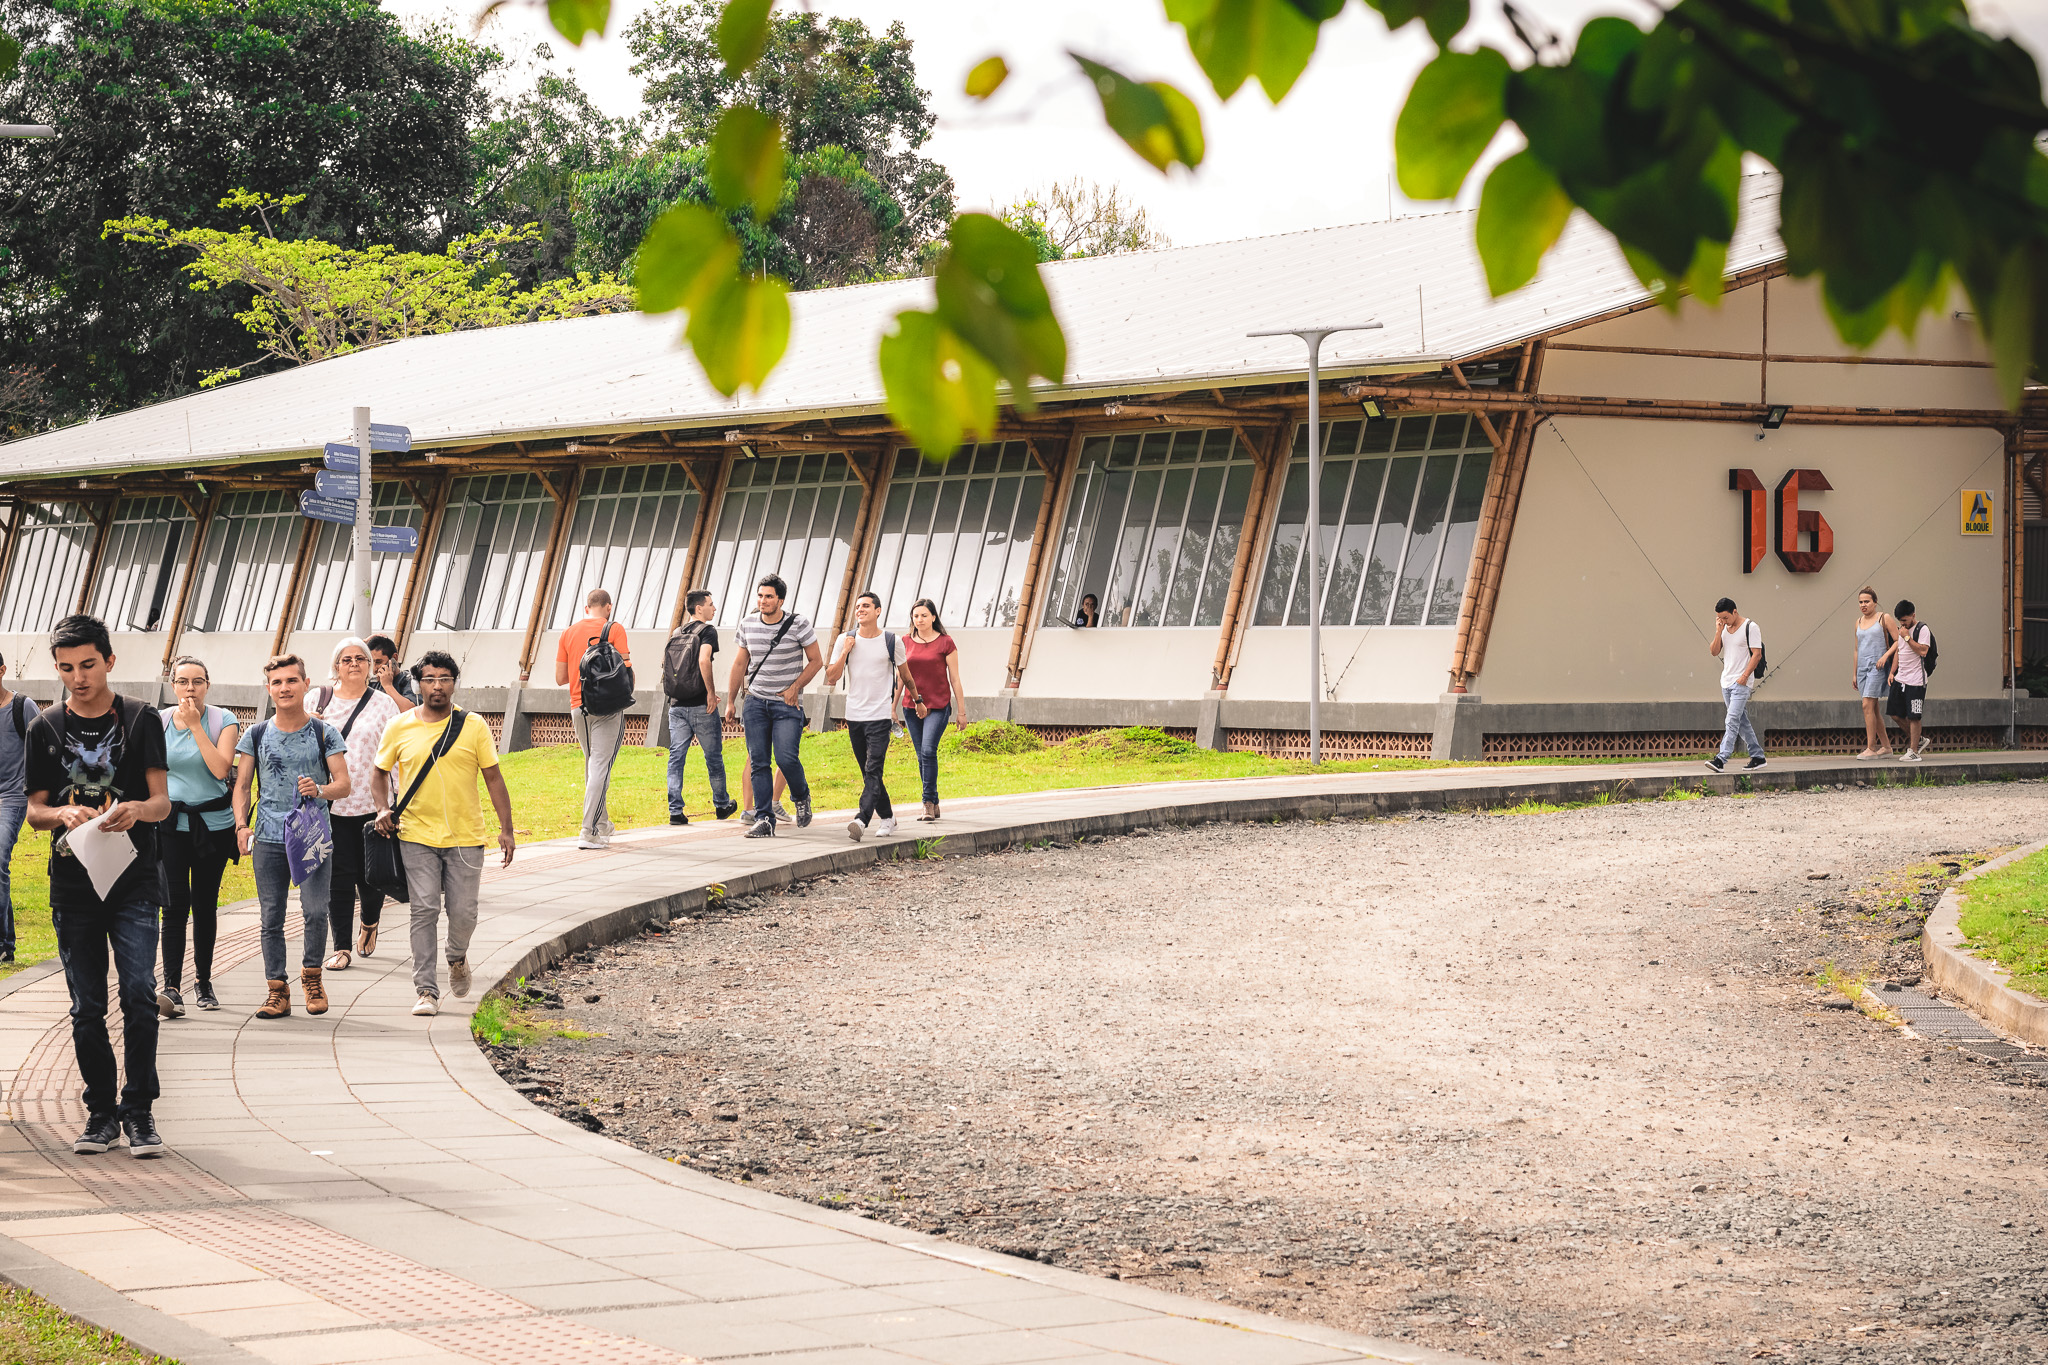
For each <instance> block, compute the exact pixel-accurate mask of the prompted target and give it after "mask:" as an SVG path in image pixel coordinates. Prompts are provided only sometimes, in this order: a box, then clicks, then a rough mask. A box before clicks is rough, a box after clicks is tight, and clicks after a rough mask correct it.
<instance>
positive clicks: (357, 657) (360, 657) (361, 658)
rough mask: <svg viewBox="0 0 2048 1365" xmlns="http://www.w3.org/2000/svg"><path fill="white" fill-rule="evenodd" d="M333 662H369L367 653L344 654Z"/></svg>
mask: <svg viewBox="0 0 2048 1365" xmlns="http://www.w3.org/2000/svg"><path fill="white" fill-rule="evenodd" d="M334 662H336V663H338V664H366V663H368V662H370V656H369V655H367V654H344V655H342V656H341V657H340V658H338V659H336V660H335V661H334Z"/></svg>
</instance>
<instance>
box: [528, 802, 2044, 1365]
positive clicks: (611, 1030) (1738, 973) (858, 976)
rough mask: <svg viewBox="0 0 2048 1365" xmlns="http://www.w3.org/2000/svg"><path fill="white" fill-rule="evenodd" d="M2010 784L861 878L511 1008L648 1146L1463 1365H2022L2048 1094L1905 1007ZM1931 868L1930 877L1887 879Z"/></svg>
mask: <svg viewBox="0 0 2048 1365" xmlns="http://www.w3.org/2000/svg"><path fill="white" fill-rule="evenodd" d="M2043 797H2044V792H2043V789H2042V786H2041V784H2038V783H2031V782H2022V783H2012V784H2003V785H1980V786H1962V787H1924V788H1893V789H1847V790H1841V789H1838V790H1831V791H1816V792H1800V793H1783V794H1775V793H1774V794H1767V795H1761V796H1749V797H1735V798H1707V799H1698V800H1686V801H1671V800H1666V801H1653V802H1636V803H1628V804H1617V805H1607V806H1594V807H1587V808H1582V809H1576V810H1568V811H1561V812H1559V811H1548V812H1530V813H1504V814H1446V815H1425V816H1415V817H1410V818H1401V819H1393V820H1382V821H1331V822H1318V823H1286V824H1269V825H1230V826H1203V827H1196V828H1193V829H1184V830H1183V829H1167V828H1160V829H1155V830H1152V831H1149V832H1141V833H1140V834H1138V835H1132V836H1128V837H1122V838H1115V839H1110V840H1107V841H1101V842H1095V841H1090V842H1087V843H1084V844H1082V845H1080V846H1068V847H1049V848H1048V847H1040V848H1030V849H1024V848H1017V849H1012V850H1009V851H1007V852H1003V853H996V854H989V855H986V856H980V857H971V858H956V859H944V858H939V859H928V860H925V861H907V862H899V863H891V864H883V865H880V866H877V867H875V868H873V869H870V870H867V871H864V872H860V873H855V874H851V875H847V876H843V877H841V876H834V877H829V878H824V879H820V880H818V881H814V882H811V883H808V884H806V885H803V886H799V887H795V888H791V889H789V890H787V891H785V892H781V893H776V894H769V895H763V896H758V897H752V898H747V899H745V900H742V901H739V902H736V903H732V904H729V905H727V906H725V907H724V908H723V909H722V910H719V911H715V912H709V913H707V914H706V915H704V916H703V917H701V918H700V919H698V920H696V921H695V922H679V923H678V924H676V925H675V926H673V927H672V929H671V931H670V932H668V933H665V934H649V935H647V936H646V937H644V938H641V939H638V940H635V941H633V942H630V943H627V944H623V945H620V946H618V947H616V948H612V949H607V950H604V951H602V952H596V953H591V954H586V955H584V956H583V957H582V958H580V959H577V960H575V961H572V962H570V963H568V964H565V965H564V966H563V967H562V968H561V969H559V970H557V971H555V972H553V973H550V974H548V975H547V976H545V977H543V978H541V979H539V980H537V981H536V982H534V983H533V985H532V988H531V991H530V994H529V995H528V996H527V997H526V999H525V1005H526V1017H527V1018H528V1019H530V1020H531V1021H532V1022H533V1023H534V1024H535V1025H536V1026H538V1027H539V1028H540V1029H542V1030H543V1031H547V1030H553V1029H559V1028H567V1027H573V1028H577V1029H583V1030H594V1031H596V1032H597V1033H599V1034H600V1035H601V1036H599V1037H595V1038H589V1039H583V1040H572V1039H565V1038H562V1037H559V1036H543V1037H541V1038H539V1039H537V1040H535V1041H532V1042H531V1043H530V1044H529V1045H527V1046H524V1047H510V1046H508V1047H499V1048H492V1049H490V1051H491V1052H492V1054H493V1056H494V1059H495V1060H496V1062H497V1064H498V1066H499V1068H500V1070H501V1071H503V1072H504V1073H505V1074H506V1076H507V1077H508V1079H510V1080H512V1081H513V1082H514V1083H515V1084H518V1085H519V1086H520V1087H521V1088H522V1089H523V1090H525V1091H526V1092H527V1093H528V1094H529V1095H531V1096H532V1097H533V1098H534V1099H535V1100H536V1101H537V1102H539V1103H542V1104H545V1105H547V1106H549V1107H550V1108H553V1109H555V1110H556V1111H557V1112H561V1113H564V1114H566V1115H568V1116H570V1117H571V1118H574V1119H575V1120H577V1121H579V1122H582V1123H584V1124H585V1125H586V1126H590V1127H594V1128H598V1129H601V1130H602V1131H604V1132H606V1133H607V1134H610V1135H612V1136H614V1137H617V1138H619V1139H620V1140H622V1141H626V1142H630V1143H634V1144H636V1145H639V1146H641V1147H644V1148H646V1149H647V1150H649V1151H653V1152H656V1153H659V1154H661V1155H663V1156H668V1157H671V1158H673V1159H675V1160H678V1161H684V1162H688V1163H690V1164H693V1165H697V1166H700V1167H702V1168H704V1169H708V1170H712V1171H715V1172H717V1173H719V1174H721V1175H723V1176H725V1177H727V1178H729V1179H735V1180H743V1181H751V1182H752V1183H753V1184H754V1185H756V1186H757V1187H762V1188H767V1189H772V1190H775V1191H778V1192H781V1193H785V1194H789V1195H792V1196H795V1197H798V1198H803V1199H809V1200H813V1201H816V1202H820V1203H826V1204H833V1205H839V1206H846V1207H854V1208H857V1209H859V1210H861V1211H863V1212H866V1213H868V1214H869V1215H870V1216H873V1217H876V1218H880V1219H885V1220H888V1221H891V1222H895V1223H900V1224H902V1225H904V1226H908V1227H914V1228H918V1229H920V1230H924V1231H930V1232H939V1233H941V1234H942V1235H944V1236H947V1237H955V1238H959V1239H961V1240H963V1241H968V1242H972V1243H974V1244H976V1245H979V1246H984V1247H992V1248H998V1249H1002V1250H1006V1251H1012V1252H1016V1253H1018V1254H1021V1255H1027V1256H1035V1257H1038V1258H1041V1259H1044V1260H1047V1261H1050V1262H1054V1263H1057V1264H1060V1265H1063V1266H1069V1267H1072V1268H1076V1269H1080V1270H1085V1271H1090V1272H1093V1273H1097V1274H1104V1275H1116V1276H1120V1277H1122V1278H1124V1279H1137V1280H1140V1282H1141V1283H1144V1284H1147V1285H1153V1286H1159V1287H1163V1288H1171V1289H1177V1290H1182V1291H1185V1292H1188V1293H1191V1294H1196V1295H1201V1296H1204V1297H1209V1298H1214V1299H1220V1300H1223V1301H1225V1302H1229V1303H1235V1304H1242V1305H1247V1306H1250V1307H1255V1308H1259V1309H1263V1310H1267V1311H1271V1312H1275V1313H1280V1314H1283V1315H1291V1316H1296V1317H1301V1318H1306V1319H1312V1320H1315V1321H1319V1322H1327V1323H1331V1324H1335V1325H1338V1326H1341V1327H1344V1328H1348V1329H1351V1330H1355V1331H1360V1332H1366V1333H1371V1334H1374V1335H1378V1336H1385V1337H1398V1338H1405V1339H1408V1340H1412V1341H1415V1342H1418V1343H1422V1344H1427V1345H1430V1346H1435V1347H1440V1348H1444V1349H1449V1350H1456V1351H1462V1352H1465V1353H1468V1354H1470V1355H1474V1356H1479V1357H1483V1358H1487V1359H1497V1360H1508V1359H1515V1360H1520V1359H1525V1358H1531V1357H1544V1356H1549V1357H1555V1358H1562V1359H1579V1360H1637V1359H1644V1358H1657V1359H1661V1360H1672V1361H1683V1362H1692V1361H1739V1360H1750V1359H1771V1358H1780V1359H1787V1360H1799V1361H1835V1360H1842V1361H1848V1360H1855V1361H1858V1362H1869V1361H1876V1362H1901V1363H1903V1362H1908V1361H1916V1362H1937V1361H1963V1360H1969V1361H1973V1362H1975V1361H1998V1362H2002V1361H2022V1360H2025V1361H2036V1362H2038V1361H2040V1360H2042V1359H2043V1358H2044V1357H2048V1268H2044V1267H2048V1234H2044V1227H2048V1174H2044V1167H2043V1162H2042V1159H2041V1155H2042V1152H2043V1148H2044V1145H2048V1131H2044V1124H2043V1118H2044V1115H2048V1090H2044V1089H2043V1088H2042V1087H2040V1086H2039V1085H2038V1084H2034V1083H2031V1082H2028V1081H2026V1080H2025V1078H2023V1077H2020V1076H2017V1075H2015V1074H2014V1072H2013V1069H2012V1068H2010V1067H2000V1066H1997V1065H1990V1064H1986V1063H1985V1062H1984V1061H1983V1060H1982V1059H1979V1058H1975V1057H1972V1056H1970V1055H1968V1054H1965V1053H1962V1052H1959V1051H1958V1050H1956V1049H1954V1048H1950V1047H1946V1046H1941V1045H1935V1044H1930V1043H1928V1042H1926V1041H1924V1040H1918V1039H1915V1038H1913V1037H1911V1036H1910V1035H1908V1034H1905V1033H1902V1032H1901V1031H1899V1030H1897V1029H1895V1028H1893V1027H1891V1026H1890V1025H1888V1024H1886V1023H1884V1022H1881V1021H1879V1020H1877V1019H1873V1018H1870V1017H1866V1016H1865V1015H1864V1014H1863V1013H1860V1012H1858V1011H1856V1010H1853V1009H1850V1008H1848V1006H1847V1002H1846V1001H1843V1000H1841V999H1840V998H1839V997H1832V998H1831V997H1830V996H1829V995H1828V994H1827V993H1826V992H1824V991H1822V990H1820V989H1817V988H1816V987H1815V986H1814V984H1813V982H1812V977H1813V974H1814V973H1815V972H1816V971H1817V970H1819V969H1820V968H1821V967H1822V966H1823V965H1824V964H1826V963H1829V962H1833V963H1836V964H1838V965H1840V966H1841V967H1843V968H1845V969H1848V970H1851V971H1856V972H1860V971H1864V970H1874V971H1876V972H1877V973H1878V975H1879V976H1881V977H1882V976H1889V977H1891V978H1893V979H1909V980H1910V979H1915V978H1917V976H1918V963H1919V954H1918V949H1917V942H1916V940H1917V933H1918V926H1919V922H1920V920H1921V919H1922V918H1924V916H1925V914H1926V913H1927V909H1928V908H1929V907H1930V906H1931V905H1932V903H1933V899H1934V897H1935V896H1936V895H1938V894H1939V891H1940V889H1941V886H1942V885H1944V884H1945V883H1946V881H1947V880H1948V879H1949V878H1950V877H1952V876H1953V875H1954V873H1955V872H1956V871H1957V870H1959V869H1961V868H1962V867H1964V866H1967V865H1970V864H1971V863H1973V862H1974V861H1975V860H1977V859H1978V858H1981V857H1983V856H1987V855H1988V854H1990V853H1992V852H1994V851H1997V850H1999V849H2002V848H2005V847H2010V846H2013V845H2016V844H2019V843H2022V842H2026V841H2029V840H2032V839H2035V838H2038V837H2040V836H2041V832H2042V826H2043V824H2044V820H2043V816H2044V812H2048V803H2044V800H2043ZM1915 864H1918V865H1920V866H1918V867H1917V868H1916V867H1914V866H1913V865H1915Z"/></svg>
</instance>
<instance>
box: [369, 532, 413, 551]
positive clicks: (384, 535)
mask: <svg viewBox="0 0 2048 1365" xmlns="http://www.w3.org/2000/svg"><path fill="white" fill-rule="evenodd" d="M419 548H420V533H419V532H418V531H416V530H414V529H413V528H412V527H410V526H372V527H371V528H370V549H371V550H372V551H373V552H375V553H377V554H380V555H410V554H418V553H419Z"/></svg>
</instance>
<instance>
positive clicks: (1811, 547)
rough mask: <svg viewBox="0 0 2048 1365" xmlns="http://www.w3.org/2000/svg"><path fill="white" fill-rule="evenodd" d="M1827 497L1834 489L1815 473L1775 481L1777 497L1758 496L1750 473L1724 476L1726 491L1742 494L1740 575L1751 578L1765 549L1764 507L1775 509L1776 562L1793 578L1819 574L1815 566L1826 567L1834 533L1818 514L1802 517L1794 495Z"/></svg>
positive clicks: (1759, 485)
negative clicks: (1804, 540) (1803, 538)
mask: <svg viewBox="0 0 2048 1365" xmlns="http://www.w3.org/2000/svg"><path fill="white" fill-rule="evenodd" d="M1802 488H1803V489H1807V490H1809V491H1811V492H1816V493H1825V492H1831V491H1832V490H1833V489H1834V485H1833V484H1831V483H1829V482H1828V479H1827V475H1825V474H1823V473H1821V472H1820V471H1819V470H1818V469H1795V470H1792V471H1791V472H1790V473H1788V474H1786V475H1785V477H1784V478H1782V479H1780V480H1778V491H1777V496H1776V497H1775V498H1772V496H1771V495H1770V494H1769V493H1767V492H1766V491H1765V490H1764V483H1763V480H1762V479H1759V478H1758V477H1757V476H1756V471H1755V470H1751V469H1731V470H1729V471H1728V490H1729V491H1730V492H1731V493H1740V494H1742V571H1743V572H1744V573H1754V572H1756V566H1757V565H1759V564H1761V563H1763V558H1764V550H1765V549H1766V548H1767V547H1768V545H1769V541H1768V539H1767V537H1768V531H1767V528H1766V526H1765V518H1766V515H1767V507H1768V504H1769V503H1770V502H1773V501H1775V502H1776V503H1777V504H1778V543H1777V547H1776V548H1777V551H1778V558H1779V560H1781V561H1782V562H1783V563H1784V565H1785V567H1786V568H1787V569H1789V570H1791V571H1792V572H1793V573H1819V572H1820V570H1821V566H1822V565H1823V564H1826V563H1827V562H1828V559H1829V557H1830V556H1832V555H1833V554H1834V552H1835V530H1834V528H1833V527H1832V526H1829V525H1828V519H1827V518H1826V517H1824V516H1822V515H1821V514H1820V513H1818V512H1812V511H1805V510H1802V509H1801V508H1800V506H1799V491H1800V490H1801V489H1802ZM1801 536H1806V537H1808V540H1807V548H1806V549H1804V550H1802V549H1800V548H1799V538H1800V537H1801Z"/></svg>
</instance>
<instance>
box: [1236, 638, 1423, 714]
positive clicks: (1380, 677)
mask: <svg viewBox="0 0 2048 1365" xmlns="http://www.w3.org/2000/svg"><path fill="white" fill-rule="evenodd" d="M1457 634H1458V632H1457V630H1456V629H1455V628H1454V627H1451V626H1325V627H1323V631H1322V646H1323V688H1324V691H1323V697H1324V700H1326V701H1333V702H1367V703H1370V702H1434V701H1435V700H1436V698H1437V696H1438V694H1439V693H1441V692H1442V691H1443V690H1444V689H1445V688H1446V687H1448V686H1449V685H1450V683H1449V678H1450V667H1451V645H1452V642H1453V641H1454V640H1456V638H1457ZM1308 678H1309V672H1308V627H1306V626H1252V627H1250V628H1248V629H1247V630H1246V631H1245V633H1244V648H1243V649H1242V650H1240V651H1239V652H1238V656H1237V671H1236V672H1234V673H1232V674H1231V675H1230V697H1231V700H1233V701H1303V702H1304V705H1305V704H1306V703H1305V698H1306V697H1307V696H1308ZM1304 723H1305V722H1304ZM1326 723H1327V722H1326ZM1375 728H1377V727H1375Z"/></svg>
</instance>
